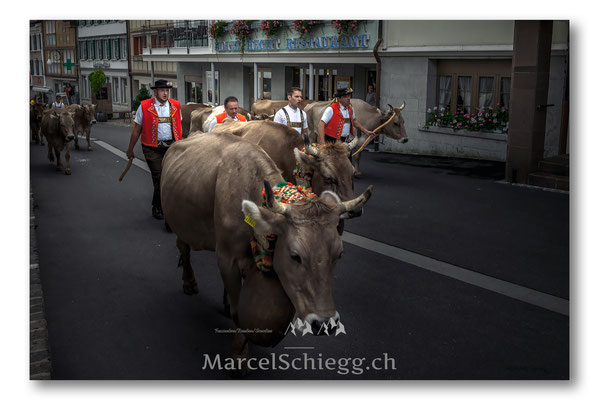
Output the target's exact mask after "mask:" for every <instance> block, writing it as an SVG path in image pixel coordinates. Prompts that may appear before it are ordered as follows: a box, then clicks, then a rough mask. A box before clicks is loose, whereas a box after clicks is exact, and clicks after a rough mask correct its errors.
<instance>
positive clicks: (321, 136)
mask: <svg viewBox="0 0 599 400" xmlns="http://www.w3.org/2000/svg"><path fill="white" fill-rule="evenodd" d="M352 93H353V90H352V89H351V88H344V89H339V90H337V93H335V96H334V97H335V101H334V102H333V103H331V105H329V106H328V107H327V108H326V109H325V110H324V113H323V114H322V117H321V119H320V122H319V123H318V142H319V143H320V144H324V143H335V142H338V141H341V142H345V141H346V140H347V138H348V137H349V135H350V134H353V130H354V125H355V126H356V127H358V129H360V130H361V131H362V132H364V133H366V134H367V135H369V136H372V135H374V132H373V131H371V130H369V129H367V128H366V127H364V126H363V125H362V124H361V123H360V121H358V120H357V119H356V115H355V114H354V112H353V109H352V106H351V103H350V102H351V96H352Z"/></svg>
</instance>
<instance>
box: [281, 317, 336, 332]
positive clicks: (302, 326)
mask: <svg viewBox="0 0 599 400" xmlns="http://www.w3.org/2000/svg"><path fill="white" fill-rule="evenodd" d="M333 331H334V332H335V336H337V335H339V334H341V333H343V334H344V335H347V332H345V325H343V324H342V323H341V321H337V322H335V320H334V319H333V318H330V319H329V322H328V323H327V322H324V323H323V324H322V325H321V326H320V329H319V330H318V332H316V335H322V334H324V335H327V336H330V334H332V332H333ZM287 333H291V334H293V336H300V334H301V336H306V335H307V334H308V333H309V334H311V335H314V332H313V331H312V326H311V325H310V324H309V323H307V322H306V321H302V320H301V319H300V318H296V320H295V321H294V322H290V323H289V326H288V327H287V330H286V331H285V335H287Z"/></svg>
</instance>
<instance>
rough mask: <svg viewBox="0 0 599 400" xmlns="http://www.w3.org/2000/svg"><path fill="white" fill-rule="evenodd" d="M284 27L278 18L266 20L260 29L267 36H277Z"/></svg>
mask: <svg viewBox="0 0 599 400" xmlns="http://www.w3.org/2000/svg"><path fill="white" fill-rule="evenodd" d="M282 27H283V22H281V21H278V20H266V21H262V24H260V29H261V30H262V32H264V34H265V35H266V36H267V37H273V36H276V35H277V34H278V33H279V32H280V31H281V28H282Z"/></svg>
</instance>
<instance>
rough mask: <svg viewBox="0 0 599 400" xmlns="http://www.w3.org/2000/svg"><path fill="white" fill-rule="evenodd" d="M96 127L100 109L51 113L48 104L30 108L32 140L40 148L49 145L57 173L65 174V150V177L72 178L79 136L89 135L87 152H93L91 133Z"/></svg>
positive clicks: (87, 107) (68, 108)
mask: <svg viewBox="0 0 599 400" xmlns="http://www.w3.org/2000/svg"><path fill="white" fill-rule="evenodd" d="M95 123H96V106H95V105H94V104H88V105H85V106H82V105H80V104H71V105H69V106H66V107H65V108H51V109H47V108H46V105H45V104H41V103H33V104H31V105H30V107H29V128H30V129H31V139H32V140H33V142H34V143H36V144H41V145H44V138H46V141H47V142H48V159H49V160H50V162H54V157H55V156H56V169H57V170H62V161H61V157H60V153H61V152H62V151H63V150H65V155H64V158H65V163H66V167H65V170H64V172H65V174H67V175H70V174H71V162H70V161H71V142H73V141H74V142H75V148H76V149H79V134H85V137H86V139H87V150H91V149H92V146H91V142H90V133H91V126H92V124H95Z"/></svg>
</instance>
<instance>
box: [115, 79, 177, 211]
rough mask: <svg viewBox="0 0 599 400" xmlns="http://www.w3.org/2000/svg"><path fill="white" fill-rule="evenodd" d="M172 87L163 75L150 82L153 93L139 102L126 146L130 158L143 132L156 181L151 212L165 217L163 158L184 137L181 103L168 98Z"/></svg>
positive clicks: (153, 182) (145, 150) (143, 142)
mask: <svg viewBox="0 0 599 400" xmlns="http://www.w3.org/2000/svg"><path fill="white" fill-rule="evenodd" d="M172 87H173V85H172V84H171V83H170V82H167V81H166V80H164V79H159V80H157V81H156V83H155V84H154V86H151V88H152V89H153V90H154V97H152V98H151V99H147V100H143V101H142V102H141V104H140V105H139V108H138V109H137V112H136V113H135V123H134V124H133V127H132V128H131V138H130V139H129V148H128V149H127V158H129V159H133V158H134V157H135V154H134V153H133V148H134V147H135V144H136V143H137V141H138V140H139V138H140V136H141V147H142V151H143V153H144V157H145V159H146V162H147V163H148V168H150V173H151V175H152V184H153V185H154V195H153V197H152V216H153V217H154V218H156V219H164V214H163V212H162V203H161V200H160V175H161V173H162V158H163V157H164V154H165V153H166V151H167V150H168V148H169V146H170V145H171V144H172V143H173V142H175V141H177V140H181V139H182V128H181V104H180V103H179V102H178V101H177V100H173V99H169V90H170V89H171V88H172Z"/></svg>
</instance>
